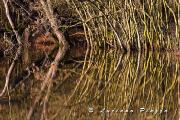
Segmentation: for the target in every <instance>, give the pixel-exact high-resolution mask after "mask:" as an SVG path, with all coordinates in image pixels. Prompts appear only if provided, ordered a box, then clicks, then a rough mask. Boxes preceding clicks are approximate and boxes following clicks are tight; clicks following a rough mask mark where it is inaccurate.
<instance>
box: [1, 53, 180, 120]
mask: <svg viewBox="0 0 180 120" xmlns="http://www.w3.org/2000/svg"><path fill="white" fill-rule="evenodd" d="M24 53H26V54H23V56H21V58H20V59H19V60H18V62H17V64H16V65H15V69H14V70H13V74H12V75H11V80H10V85H9V86H10V87H9V92H6V94H5V95H4V97H2V98H0V119H2V120H9V119H12V120H21V119H26V116H27V114H28V112H29V110H30V108H31V106H32V105H33V103H34V100H35V98H36V96H37V94H38V92H39V91H40V87H41V85H42V82H43V76H45V74H46V72H47V70H48V67H49V63H50V62H51V60H52V59H53V54H55V53H52V54H51V56H50V57H47V56H48V55H47V53H46V52H42V51H37V50H26V51H24ZM45 53H46V54H45ZM48 54H49V53H48ZM44 56H46V57H44ZM11 61H12V58H11V57H5V58H1V61H0V87H1V90H2V88H3V87H4V83H5V76H6V73H7V71H8V68H9V66H10V64H11ZM32 63H33V65H34V66H33V65H32ZM27 67H30V70H29V71H30V75H29V74H28V72H29V71H28V70H27V69H26V68H27ZM179 67H180V59H179V58H177V57H175V56H174V55H173V54H170V53H152V52H149V53H141V54H138V53H136V54H132V53H131V54H130V53H127V54H121V53H119V52H117V51H115V50H106V51H102V50H99V51H90V52H89V54H88V56H86V57H84V58H83V59H82V57H81V58H69V57H66V60H63V62H62V63H61V64H60V65H59V69H58V73H57V76H56V77H55V78H54V79H53V85H52V88H51V93H50V97H49V100H48V105H47V107H46V110H45V111H46V118H47V119H48V120H86V119H88V120H93V119H97V120H123V119H127V120H131V119H133V120H135V119H139V120H155V119H157V120H173V119H174V120H178V119H179V117H180V108H179V106H180V90H179V89H180V86H179V85H180V74H179V73H180V71H179ZM44 94H46V91H45V93H44ZM42 101H43V100H42ZM42 109H43V103H42V102H40V103H39V104H38V105H37V106H36V109H35V111H34V114H33V116H32V119H34V120H39V119H40V118H41V114H42Z"/></svg>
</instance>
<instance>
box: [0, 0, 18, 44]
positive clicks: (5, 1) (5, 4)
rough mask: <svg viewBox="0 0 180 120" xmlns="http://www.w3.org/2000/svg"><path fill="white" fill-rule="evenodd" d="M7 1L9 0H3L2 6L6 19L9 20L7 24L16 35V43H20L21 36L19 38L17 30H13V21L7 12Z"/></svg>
mask: <svg viewBox="0 0 180 120" xmlns="http://www.w3.org/2000/svg"><path fill="white" fill-rule="evenodd" d="M8 1H9V0H3V3H4V7H5V12H6V16H7V19H8V21H9V24H10V25H11V27H12V30H13V32H14V34H15V36H16V39H17V42H18V44H19V45H21V38H20V36H19V34H18V32H17V31H16V30H15V27H14V23H13V21H12V19H11V16H10V14H9V8H8Z"/></svg>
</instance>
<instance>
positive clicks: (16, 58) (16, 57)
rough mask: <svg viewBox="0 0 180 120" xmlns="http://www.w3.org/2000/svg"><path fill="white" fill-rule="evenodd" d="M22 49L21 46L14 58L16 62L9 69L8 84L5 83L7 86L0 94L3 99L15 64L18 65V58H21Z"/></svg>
mask: <svg viewBox="0 0 180 120" xmlns="http://www.w3.org/2000/svg"><path fill="white" fill-rule="evenodd" d="M21 49H22V46H19V48H18V50H17V52H16V55H15V57H14V60H13V61H12V63H11V66H10V67H9V70H8V73H7V75H6V82H5V85H4V88H3V90H2V92H1V93H0V97H2V96H3V95H4V93H5V92H6V90H7V89H8V85H9V80H10V76H11V73H12V70H13V68H14V66H15V64H16V61H17V60H18V58H19V56H20V54H21Z"/></svg>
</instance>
